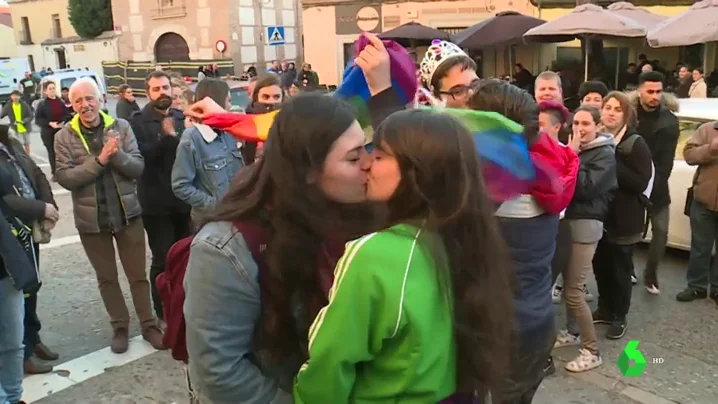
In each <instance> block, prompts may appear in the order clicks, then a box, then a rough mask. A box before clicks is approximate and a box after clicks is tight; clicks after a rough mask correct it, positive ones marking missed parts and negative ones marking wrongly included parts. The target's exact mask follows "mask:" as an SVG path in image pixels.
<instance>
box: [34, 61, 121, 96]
mask: <svg viewBox="0 0 718 404" xmlns="http://www.w3.org/2000/svg"><path fill="white" fill-rule="evenodd" d="M83 77H92V78H93V79H94V80H95V82H97V87H99V89H100V92H101V93H102V98H103V99H102V102H103V104H106V103H107V86H105V79H104V77H103V76H102V75H100V74H97V73H96V72H93V71H91V70H88V69H62V70H57V71H55V72H53V73H52V74H49V75H47V76H45V77H43V78H42V81H41V84H40V86H41V87H40V88H42V86H44V83H45V82H48V81H51V82H53V83H55V89H56V91H57V96H58V97H59V96H60V92H61V91H62V89H63V88H70V86H71V85H72V83H74V82H75V81H76V80H77V79H80V78H83Z"/></svg>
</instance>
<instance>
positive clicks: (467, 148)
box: [294, 110, 513, 403]
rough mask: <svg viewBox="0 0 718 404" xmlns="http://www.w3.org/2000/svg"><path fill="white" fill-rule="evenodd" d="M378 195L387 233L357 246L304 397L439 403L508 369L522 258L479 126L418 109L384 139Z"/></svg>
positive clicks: (339, 273)
mask: <svg viewBox="0 0 718 404" xmlns="http://www.w3.org/2000/svg"><path fill="white" fill-rule="evenodd" d="M374 145H375V151H374V152H373V156H374V162H373V163H372V166H371V169H370V171H369V176H368V183H367V198H368V199H369V200H370V201H373V202H379V203H383V204H385V205H386V206H387V208H388V222H387V224H386V227H385V228H384V230H381V231H380V232H377V233H372V234H369V235H366V236H364V237H362V238H360V239H358V240H355V241H352V242H350V243H348V244H347V248H346V252H345V254H344V256H343V257H342V259H341V260H340V262H339V264H338V265H337V269H336V271H335V279H334V285H333V287H332V290H331V294H330V297H329V304H328V305H327V306H326V307H324V308H323V309H322V311H321V312H319V315H318V316H317V318H316V320H315V321H314V323H313V325H312V327H311V329H310V333H309V360H308V362H307V363H306V364H305V365H304V366H303V367H302V369H301V370H300V371H299V375H298V376H297V382H296V385H295V389H294V398H295V403H354V402H384V403H387V402H422V403H437V402H439V401H442V400H444V399H446V398H448V397H450V396H453V395H454V394H455V393H457V392H458V393H463V394H465V395H466V396H468V397H472V396H474V395H475V394H477V395H478V398H479V400H480V402H483V400H484V399H485V397H486V395H487V392H488V391H489V390H490V389H492V388H494V387H496V386H497V385H498V384H499V383H500V382H501V381H502V376H504V375H505V373H506V372H505V370H506V363H507V361H508V360H509V358H510V341H511V339H512V338H511V334H512V332H513V328H512V326H513V316H512V314H513V307H512V297H513V294H512V288H511V270H510V260H509V258H508V252H507V249H506V246H505V244H504V242H503V240H502V239H501V235H500V233H499V229H498V225H497V221H496V219H495V218H494V217H493V206H492V203H491V201H490V200H489V197H488V192H487V190H486V187H485V185H484V181H483V178H482V176H481V168H480V163H479V157H478V154H477V153H476V151H475V146H474V143H473V139H472V137H471V135H470V134H469V131H468V130H467V129H466V127H464V126H463V125H462V124H461V123H460V122H459V121H458V120H456V119H455V118H453V117H452V116H449V115H448V114H443V113H438V112H434V111H427V110H408V111H402V112H398V113H396V114H393V115H391V116H390V117H389V118H387V119H386V121H384V123H383V124H382V125H381V126H380V127H379V128H378V130H377V132H376V133H375V134H374Z"/></svg>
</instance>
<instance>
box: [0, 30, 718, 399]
mask: <svg viewBox="0 0 718 404" xmlns="http://www.w3.org/2000/svg"><path fill="white" fill-rule="evenodd" d="M365 35H367V38H368V40H369V42H370V44H369V45H368V46H367V47H366V48H364V50H362V51H361V52H360V53H359V54H358V55H356V58H355V64H356V66H358V67H359V68H360V69H361V70H362V72H363V74H364V76H365V78H366V82H367V85H368V88H369V92H370V95H371V98H370V99H369V100H368V101H367V106H368V110H369V119H370V121H371V126H372V128H373V136H372V139H371V142H368V141H367V137H366V135H365V130H364V128H362V127H361V126H360V124H359V123H358V121H357V117H356V116H355V111H354V110H353V109H352V108H350V107H349V106H348V105H347V104H346V103H344V102H343V101H341V100H339V99H337V98H335V97H328V96H326V95H324V94H317V93H311V92H310V93H307V94H300V95H296V94H292V96H291V97H287V94H286V91H287V90H288V89H290V88H291V87H292V83H296V82H297V80H301V81H300V84H304V85H306V84H307V83H308V82H309V80H310V79H309V78H303V77H305V76H302V74H303V73H298V72H296V71H294V69H292V68H291V67H290V66H289V65H287V66H286V68H284V67H282V66H280V65H279V63H276V64H275V65H274V67H273V69H275V70H276V71H271V72H267V73H262V74H260V75H259V76H258V77H257V79H256V80H253V81H252V85H251V87H250V90H249V94H250V99H251V103H250V105H249V107H248V108H247V111H246V113H247V114H265V113H267V112H270V111H275V110H278V113H276V117H275V118H274V122H273V124H272V125H271V129H270V131H269V136H268V138H267V141H266V143H264V144H260V143H257V142H250V141H242V140H238V139H237V138H236V137H234V136H233V135H232V134H231V133H230V132H227V131H223V130H220V129H216V128H210V127H209V126H206V125H204V124H202V122H203V121H204V120H206V119H207V118H209V117H212V116H214V115H216V114H220V113H225V112H227V111H229V110H230V109H231V97H230V93H229V86H228V85H227V83H226V82H224V81H222V80H220V79H217V78H213V77H210V76H206V77H205V78H203V79H202V80H200V81H199V83H198V84H197V87H196V89H195V91H194V93H191V92H190V91H189V90H188V89H187V88H186V84H185V83H184V81H183V80H181V78H180V79H177V78H176V77H173V76H171V75H170V74H168V73H167V72H164V71H154V72H152V73H150V74H149V75H148V76H147V79H146V81H145V89H146V92H147V97H148V99H149V103H148V104H147V105H146V106H145V107H143V108H140V107H139V106H138V105H137V103H136V101H135V100H134V97H133V94H132V89H131V88H129V87H127V86H123V87H121V88H120V91H119V96H120V101H119V103H118V108H117V111H116V115H117V116H111V115H109V114H107V113H105V112H103V111H102V110H101V100H102V96H101V94H100V91H99V89H98V87H97V84H96V82H94V80H92V79H89V78H83V79H79V80H77V81H75V82H74V83H73V85H72V87H71V88H70V89H69V91H68V95H67V97H68V99H69V101H70V105H71V109H70V108H67V106H66V104H65V103H64V102H63V101H61V99H59V97H58V96H57V94H55V88H54V84H52V83H50V84H48V85H47V88H45V89H43V90H44V92H45V94H46V97H47V99H46V100H45V101H44V102H43V104H41V107H38V111H37V112H36V113H35V121H36V123H37V125H38V126H40V128H41V132H42V136H43V141H45V138H46V137H47V138H48V139H49V144H48V142H46V143H45V144H46V145H48V151H50V150H52V154H51V155H50V159H51V164H52V175H53V178H52V180H53V181H56V182H57V183H58V184H59V185H61V186H62V187H64V188H66V189H68V190H69V191H70V192H71V194H72V203H73V211H74V220H75V226H76V228H77V230H78V232H79V235H80V239H81V241H82V246H83V249H84V251H85V253H86V255H87V257H88V259H89V261H90V264H91V265H92V267H93V269H94V271H95V274H96V277H97V280H98V288H99V291H100V295H101V297H102V300H103V303H104V306H105V308H106V311H107V314H108V317H109V323H110V327H111V329H112V338H111V345H110V348H111V350H112V352H115V353H123V352H125V351H127V350H128V349H129V321H130V316H129V312H128V308H127V307H126V304H125V301H124V298H123V295H122V290H121V288H120V285H119V282H118V268H117V263H116V261H115V258H114V257H115V245H116V246H117V247H116V249H117V253H118V255H119V258H120V262H121V264H122V267H123V270H124V272H125V275H126V276H127V279H128V281H129V284H130V291H131V295H132V301H133V304H134V309H135V312H136V313H137V318H138V320H139V322H140V329H141V333H142V337H143V338H144V339H145V340H146V341H147V342H149V343H150V344H151V345H152V346H153V347H154V348H156V349H167V348H172V349H173V354H174V353H175V352H174V349H175V348H176V347H175V346H171V347H170V346H167V345H166V344H167V340H166V339H163V331H164V330H165V327H166V326H168V324H167V323H166V321H170V319H168V318H165V314H166V312H167V311H166V310H164V308H165V307H163V305H165V304H167V300H166V299H163V297H162V295H161V293H160V292H161V291H160V290H158V285H157V282H156V281H157V278H158V276H159V275H160V274H162V273H164V272H166V270H168V265H169V264H168V262H175V261H174V260H172V261H170V260H168V259H166V258H167V257H168V253H169V252H170V250H171V249H172V248H173V245H177V244H176V243H178V242H180V241H182V240H188V239H187V237H193V238H191V239H189V240H191V241H190V242H189V244H188V246H189V247H188V248H189V254H188V257H187V264H186V274H185V277H184V279H183V287H184V291H185V298H184V301H183V304H181V305H180V307H174V308H172V309H173V310H180V311H183V316H182V319H183V321H184V324H185V326H186V331H184V336H186V354H187V358H188V366H187V372H188V380H189V382H190V386H189V387H190V398H191V400H192V401H193V402H198V403H199V402H201V403H230V402H256V403H292V402H295V403H343V402H369V401H376V402H380V401H381V402H386V401H397V402H409V401H411V402H421V403H439V402H442V403H459V402H466V403H483V402H488V397H489V396H490V397H491V402H493V403H498V404H503V403H506V404H509V403H511V404H515V403H518V404H521V403H530V402H532V400H533V397H534V395H535V393H536V391H537V389H538V388H539V386H540V384H541V383H542V380H543V379H544V378H545V377H546V376H548V375H550V374H552V373H553V372H554V371H555V364H554V362H553V359H552V356H551V354H552V351H553V349H554V348H560V347H564V346H570V345H576V346H579V351H578V355H577V356H576V357H574V358H573V359H572V360H570V361H568V362H567V363H566V364H565V365H564V366H565V369H566V370H567V371H570V372H587V371H591V370H593V369H595V368H597V367H599V366H601V365H602V363H603V360H604V357H603V356H602V354H601V349H600V345H601V342H600V338H599V337H598V333H597V329H596V326H595V324H602V323H605V324H608V326H609V327H608V329H607V330H606V333H605V337H606V338H609V339H620V338H622V337H623V336H624V335H625V333H626V330H627V327H628V316H629V312H630V306H631V295H632V283H636V282H637V281H638V275H639V274H637V273H636V271H635V269H634V264H633V251H634V248H635V246H636V244H637V243H639V242H640V241H641V240H642V239H643V237H644V225H645V220H646V219H644V218H646V217H647V218H648V219H647V220H649V221H650V223H651V224H652V228H653V238H652V240H651V245H650V248H649V252H648V260H647V264H646V268H645V270H644V271H643V273H642V277H643V283H644V285H645V287H646V290H647V292H648V293H651V294H658V293H660V286H659V281H658V266H659V264H660V262H661V260H662V258H663V254H664V252H665V248H666V243H667V232H668V221H669V215H668V208H669V205H670V203H671V201H670V195H669V193H668V179H669V177H670V174H671V170H672V166H673V159H674V154H675V150H676V145H677V141H678V122H677V119H676V117H675V116H674V115H673V114H672V113H671V111H670V105H668V104H670V103H668V102H667V97H666V96H665V95H664V93H663V89H664V82H665V77H664V76H663V75H662V74H661V73H659V72H655V71H646V72H643V73H641V74H640V75H639V76H638V82H637V90H636V92H635V93H631V94H626V93H623V92H618V91H612V92H609V91H608V89H607V88H606V86H605V85H603V84H602V83H600V82H586V83H583V85H582V86H581V88H580V90H579V96H580V101H581V103H580V104H581V105H580V106H579V107H578V108H577V109H575V110H574V111H569V110H568V109H567V108H566V107H565V106H564V97H563V94H562V83H561V77H560V76H559V75H558V74H556V73H554V72H551V71H546V72H543V73H540V74H539V75H538V76H537V77H536V78H535V80H534V81H533V93H534V96H532V95H530V94H529V93H528V92H527V91H525V90H524V89H522V88H519V87H518V86H515V85H512V84H510V83H507V82H505V81H502V80H492V79H484V80H482V79H480V78H479V77H478V75H477V73H476V64H475V62H474V61H473V60H472V59H471V58H470V57H469V56H468V55H466V54H465V53H464V51H463V50H462V49H460V48H459V47H458V46H456V45H454V44H452V43H450V42H446V41H435V42H434V43H433V44H432V46H431V47H430V48H429V50H428V51H427V55H426V57H425V58H424V59H423V60H422V62H421V63H420V65H419V69H418V73H417V74H418V76H419V79H420V81H421V83H423V85H424V86H425V87H424V88H423V89H422V93H423V94H425V95H426V97H427V102H428V103H429V104H431V105H435V106H438V105H441V106H446V107H449V108H452V109H464V110H471V111H492V112H496V113H499V114H501V115H503V116H504V117H505V118H507V119H509V120H511V121H513V122H515V123H517V124H519V125H521V128H522V138H523V140H522V141H523V142H524V143H525V144H526V147H527V148H528V151H529V154H530V157H531V161H532V162H533V164H534V165H535V167H536V168H537V169H538V168H541V169H545V170H547V171H546V172H549V173H551V179H550V181H539V180H538V179H537V180H536V182H535V183H533V184H532V185H531V187H530V189H528V190H527V191H526V192H524V193H521V195H518V196H517V197H515V198H511V199H510V200H501V201H497V200H494V199H492V198H491V197H490V195H489V192H488V191H487V189H488V185H490V184H491V183H492V181H495V180H496V179H493V178H485V177H484V176H482V170H481V164H482V163H481V161H480V159H479V157H478V154H477V152H476V147H475V145H474V141H473V138H472V136H471V134H470V133H469V131H468V129H467V128H466V127H465V126H464V125H463V124H462V123H461V122H460V121H458V120H457V119H456V118H455V117H453V116H451V115H450V114H447V113H444V110H443V108H439V107H437V108H422V109H412V108H408V107H407V105H406V103H405V102H403V101H401V97H400V96H399V91H398V89H397V88H394V87H393V85H392V77H391V63H390V57H389V54H388V52H387V51H386V49H385V47H384V44H383V42H382V41H381V40H379V39H378V38H377V37H376V36H374V35H372V34H365ZM280 69H281V71H280ZM302 71H303V72H306V71H311V68H310V67H308V70H305V69H304V68H303V69H302ZM292 72H294V77H293V78H292V80H291V81H290V80H289V79H288V77H289V76H291V74H290V73H292ZM285 78H286V80H285ZM315 79H316V76H314V78H312V79H311V80H315ZM305 81H306V82H307V83H305ZM297 87H298V86H297ZM13 105H14V104H13ZM17 110H19V112H17ZM22 110H23V107H22V105H20V107H14V106H11V107H10V108H9V109H8V115H9V116H11V117H14V121H13V122H14V123H13V125H14V128H15V129H16V132H17V133H19V134H20V139H23V136H22V134H23V133H24V132H21V131H19V130H18V129H19V127H20V126H22V125H27V124H28V122H29V121H28V120H27V116H26V115H24V114H23V112H22ZM30 113H32V112H31V111H30ZM11 119H12V118H11ZM7 133H8V130H7V127H0V209H1V210H2V212H3V215H0V216H2V219H0V233H1V234H2V237H1V238H0V250H1V251H2V254H1V256H2V259H3V263H4V265H3V266H2V267H0V315H1V316H2V320H1V321H2V322H3V324H4V325H5V328H4V330H3V345H2V347H3V350H2V352H0V355H2V356H0V370H1V371H2V372H3V374H4V375H5V376H7V377H4V378H3V379H2V380H0V382H1V383H0V402H7V401H9V402H10V403H12V404H15V403H17V402H19V400H20V398H21V394H22V374H23V363H24V364H25V372H28V373H41V372H46V371H49V370H48V369H47V365H45V366H44V367H43V364H42V363H36V362H35V361H34V360H33V359H32V358H33V356H37V358H39V359H49V358H50V357H55V356H56V354H55V353H54V352H52V351H51V350H50V349H49V348H48V347H46V346H45V345H44V344H43V343H42V341H41V339H40V335H39V330H40V319H39V317H38V315H37V311H36V302H37V292H38V289H39V287H38V286H39V285H40V282H39V277H38V266H39V260H38V254H39V249H38V245H39V243H41V242H43V239H41V238H40V236H41V235H42V234H43V231H44V233H47V232H49V231H51V230H52V227H53V226H54V224H55V223H56V222H57V220H58V218H59V215H58V211H57V206H56V203H55V201H54V199H53V197H52V192H51V190H50V186H49V181H48V180H47V178H45V176H44V175H43V174H42V171H41V170H40V169H39V168H38V167H37V165H36V164H35V163H34V162H33V161H32V159H30V158H29V157H27V154H26V153H25V151H24V147H23V145H22V143H20V142H18V141H17V139H16V138H14V137H10V136H8V135H7ZM716 139H718V124H715V123H711V124H706V125H704V126H703V127H701V129H700V130H699V131H698V132H697V134H696V135H695V136H694V137H693V138H692V139H691V140H690V141H689V142H688V145H687V146H686V150H685V154H686V160H687V161H688V162H689V163H690V164H697V165H701V167H703V165H705V166H707V168H706V169H702V170H700V172H699V174H698V175H697V179H696V181H695V186H694V195H695V201H694V202H693V204H692V206H691V207H690V209H691V210H690V214H691V222H692V225H694V226H696V229H698V228H700V227H701V226H703V227H706V226H708V224H706V223H698V222H700V221H705V222H710V221H711V220H715V219H716V217H718V216H716V214H715V210H716V209H718V208H716V207H715V200H716V198H715V186H714V184H715V181H714V180H711V177H708V176H709V175H711V174H712V172H713V171H714V170H713V167H712V165H711V163H713V161H714V160H715V158H714V154H715V153H714V150H717V149H718V140H716ZM49 146H51V147H49ZM168 196H169V197H168ZM694 222H695V223H694ZM711 223H712V222H711ZM694 231H695V229H694ZM703 235H704V236H705V237H695V233H694V240H693V246H692V247H693V248H695V249H696V251H692V253H691V259H690V263H689V274H688V287H687V288H686V289H685V290H683V291H681V292H680V293H678V295H677V299H678V300H680V301H690V300H694V299H698V298H705V297H707V296H708V283H709V275H708V274H709V270H710V269H709V267H710V248H709V244H711V245H712V243H713V242H714V238H715V237H713V239H710V237H708V234H707V233H705V234H703ZM146 241H147V243H148V245H149V248H150V252H151V256H152V259H151V266H150V269H149V276H148V273H147V270H146V268H145V242H146ZM489 252H490V253H489ZM170 256H172V253H170ZM591 273H593V274H594V276H595V279H596V283H597V285H598V291H597V292H598V308H597V309H596V310H595V311H593V312H591V310H590V308H589V306H588V304H587V303H586V297H587V295H586V279H587V277H588V276H590V274H591ZM713 275H716V274H713ZM559 277H560V278H561V279H562V280H561V281H559ZM710 282H712V283H716V282H718V276H711V277H710ZM23 294H24V296H25V298H24V299H23ZM28 296H32V297H31V298H28ZM710 296H711V298H712V299H714V300H715V301H716V303H718V286H713V289H711V291H710ZM556 297H558V298H559V299H560V300H562V301H564V302H565V306H566V311H567V314H568V315H567V324H566V327H565V329H564V328H563V327H560V330H559V331H558V332H557V331H556V325H555V315H554V309H553V304H552V300H555V298H556ZM23 300H24V304H23ZM23 313H24V321H23ZM28 316H29V317H31V321H30V322H28ZM33 321H34V323H33ZM23 322H24V326H23ZM28 324H31V325H28ZM168 329H169V328H168ZM23 345H24V347H25V348H24V352H23ZM28 364H31V365H33V366H37V367H35V368H32V367H30V368H28ZM51 369H52V368H51V367H50V370H51Z"/></svg>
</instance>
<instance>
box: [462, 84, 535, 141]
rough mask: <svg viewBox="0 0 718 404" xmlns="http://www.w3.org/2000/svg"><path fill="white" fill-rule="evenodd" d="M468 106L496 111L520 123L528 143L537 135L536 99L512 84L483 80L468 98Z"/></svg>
mask: <svg viewBox="0 0 718 404" xmlns="http://www.w3.org/2000/svg"><path fill="white" fill-rule="evenodd" d="M468 106H469V108H470V109H473V110H476V111H493V112H498V113H500V114H501V115H503V116H505V117H507V118H509V119H511V120H512V121H514V122H516V123H520V124H521V125H523V127H524V137H526V141H527V142H528V144H529V145H532V144H533V143H534V142H535V141H536V138H537V137H538V135H539V123H538V114H539V109H538V105H536V101H535V100H534V98H533V97H532V96H531V94H529V93H527V92H526V91H525V90H522V89H520V88H519V87H516V86H515V85H513V84H509V83H506V82H505V81H501V80H496V79H486V80H483V81H482V82H481V84H480V85H479V87H478V88H477V89H476V91H475V92H474V95H472V96H471V98H470V99H469V102H468Z"/></svg>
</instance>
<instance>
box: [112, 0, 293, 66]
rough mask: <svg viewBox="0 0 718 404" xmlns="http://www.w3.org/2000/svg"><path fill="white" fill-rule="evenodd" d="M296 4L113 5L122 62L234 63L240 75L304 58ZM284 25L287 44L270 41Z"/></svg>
mask: <svg viewBox="0 0 718 404" xmlns="http://www.w3.org/2000/svg"><path fill="white" fill-rule="evenodd" d="M298 7H299V6H298V2H297V1H296V0H157V1H147V0H126V1H123V2H119V1H113V2H112V13H113V18H114V23H115V30H116V31H117V32H119V33H121V35H120V39H119V53H120V59H121V60H134V61H153V62H158V61H170V60H171V61H173V62H177V61H184V60H187V61H190V60H212V59H232V60H233V61H234V65H235V71H236V73H240V72H242V71H244V70H246V68H247V67H249V66H251V65H256V66H257V67H258V68H259V69H260V70H261V69H262V68H263V67H264V66H265V65H267V64H270V63H271V62H272V61H273V60H296V59H297V58H298V57H299V56H300V55H301V28H300V27H301V12H300V9H298ZM271 27H281V29H282V30H283V31H284V38H283V39H284V43H283V44H279V45H275V44H270V43H269V32H268V31H271Z"/></svg>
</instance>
